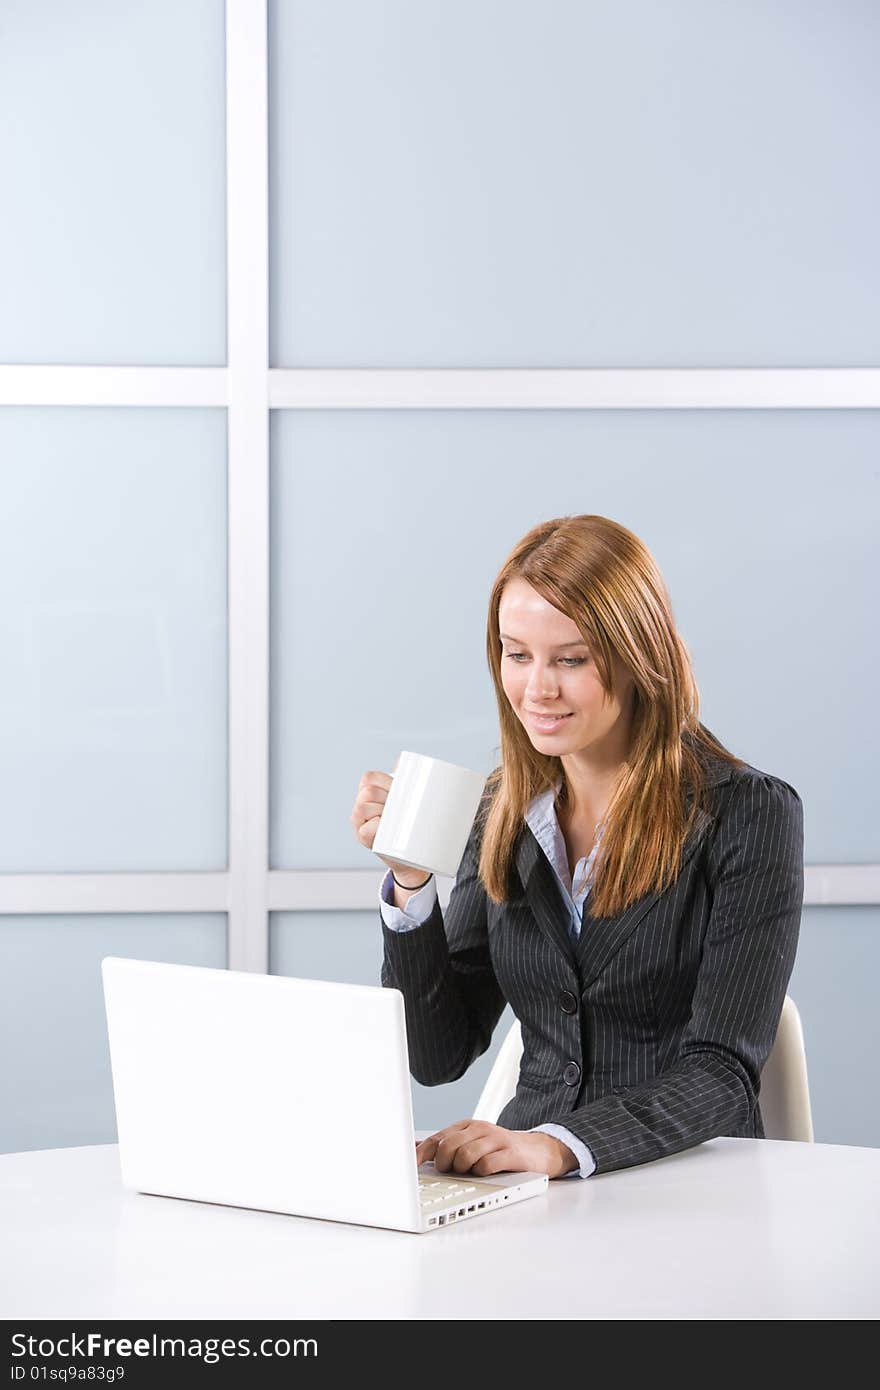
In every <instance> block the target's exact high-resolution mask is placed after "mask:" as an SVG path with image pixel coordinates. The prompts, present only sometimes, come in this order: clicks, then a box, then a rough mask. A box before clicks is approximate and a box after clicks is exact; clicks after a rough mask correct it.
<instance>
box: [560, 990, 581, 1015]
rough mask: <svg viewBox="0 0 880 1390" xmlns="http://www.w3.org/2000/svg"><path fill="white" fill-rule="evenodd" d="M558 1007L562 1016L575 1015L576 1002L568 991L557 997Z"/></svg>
mask: <svg viewBox="0 0 880 1390" xmlns="http://www.w3.org/2000/svg"><path fill="white" fill-rule="evenodd" d="M559 1007H560V1009H561V1010H562V1012H563V1013H564V1014H576V1013H577V1010H578V1001H577V999H576V998H575V997H574V995H573V994H572V992H571V990H570V989H564V990H563V991H562V993H561V994H560V996H559Z"/></svg>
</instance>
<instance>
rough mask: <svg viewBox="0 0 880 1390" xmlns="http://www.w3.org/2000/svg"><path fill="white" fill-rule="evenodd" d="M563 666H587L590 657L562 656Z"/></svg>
mask: <svg viewBox="0 0 880 1390" xmlns="http://www.w3.org/2000/svg"><path fill="white" fill-rule="evenodd" d="M559 659H560V661H561V662H562V665H563V666H585V665H586V663H587V661H588V660H589V657H586V656H562V657H560V658H559Z"/></svg>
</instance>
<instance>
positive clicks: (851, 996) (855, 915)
mask: <svg viewBox="0 0 880 1390" xmlns="http://www.w3.org/2000/svg"><path fill="white" fill-rule="evenodd" d="M878 976H880V908H878V907H875V906H871V907H867V906H866V907H808V908H805V909H804V915H803V921H802V923H801V937H800V942H799V945H798V955H797V961H796V963H795V967H794V973H793V975H792V977H791V983H790V985H789V994H790V995H791V996H792V998H793V999H794V1001H795V1003H796V1004H797V1006H798V1011H799V1013H800V1016H801V1023H802V1025H803V1030H804V1047H805V1050H806V1054H807V1071H808V1073H809V1080H810V1103H811V1106H812V1110H813V1131H814V1135H815V1138H816V1141H817V1142H818V1143H821V1144H864V1145H867V1146H868V1147H869V1148H880V1113H878V1110H877V1105H876V1097H877V1057H878V1056H880V1014H878V1010H877V979H878Z"/></svg>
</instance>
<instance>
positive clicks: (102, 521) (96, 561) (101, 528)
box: [0, 407, 227, 873]
mask: <svg viewBox="0 0 880 1390" xmlns="http://www.w3.org/2000/svg"><path fill="white" fill-rule="evenodd" d="M0 493H2V497H3V505H2V509H0V767H2V770H3V773H2V783H3V794H2V796H0V871H3V872H18V873H40V872H44V873H73V872H80V873H82V872H88V871H99V872H110V871H119V870H149V869H155V870H159V871H171V870H177V869H222V868H225V866H226V838H227V831H226V819H227V816H226V810H227V798H226V780H227V777H226V768H227V755H226V733H227V701H226V685H227V677H226V665H227V650H226V418H225V412H224V411H221V410H180V409H169V410H162V409H149V410H147V409H144V410H135V409H96V408H84V409H54V408H53V409H31V408H24V407H9V408H6V409H3V410H0Z"/></svg>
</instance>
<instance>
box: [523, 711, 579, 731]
mask: <svg viewBox="0 0 880 1390" xmlns="http://www.w3.org/2000/svg"><path fill="white" fill-rule="evenodd" d="M526 714H527V715H528V717H529V719H530V720H531V722H532V724H533V725H534V727H535V728H536V729H537V730H538V732H539V733H542V734H552V733H553V730H554V729H558V728H559V726H560V724H562V723H563V722H564V721H565V720H566V719H570V718H571V715H570V714H536V713H535V711H534V710H526Z"/></svg>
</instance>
